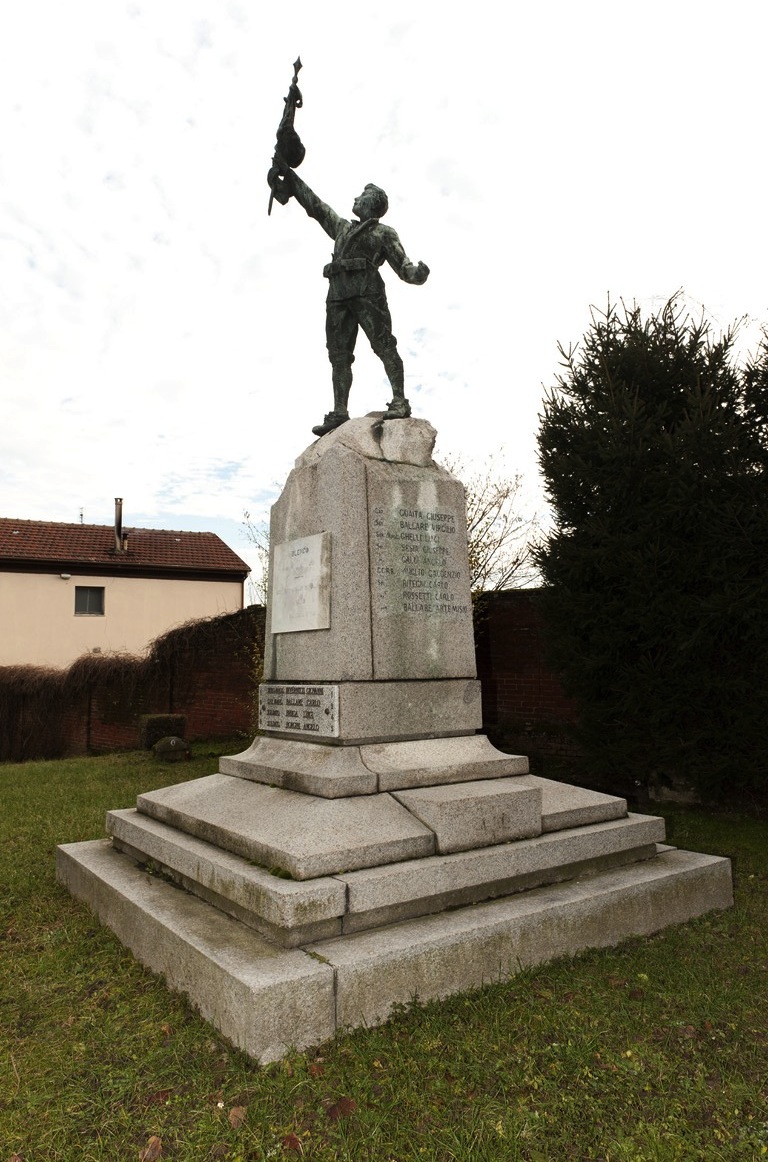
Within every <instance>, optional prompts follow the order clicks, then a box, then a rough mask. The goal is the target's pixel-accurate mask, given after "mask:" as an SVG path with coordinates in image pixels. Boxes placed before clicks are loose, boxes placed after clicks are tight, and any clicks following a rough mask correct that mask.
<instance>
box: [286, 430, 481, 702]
mask: <svg viewBox="0 0 768 1162" xmlns="http://www.w3.org/2000/svg"><path fill="white" fill-rule="evenodd" d="M350 422H352V421H350ZM393 422H396V423H397V424H398V429H397V432H396V434H395V433H389V434H388V433H387V432H386V429H387V424H384V425H382V424H381V421H380V420H378V419H377V418H376V417H367V418H366V419H365V420H362V421H358V422H357V427H358V428H359V432H358V438H357V439H351V438H350V436H351V435H352V434H353V433H348V434H347V436H346V437H342V436H340V437H337V438H336V439H335V440H329V442H328V443H325V442H324V441H325V440H326V437H324V438H323V440H321V441H320V443H319V445H313V447H312V449H308V453H309V455H304V456H301V457H299V459H298V460H297V465H298V466H297V467H295V468H294V469H293V471H292V472H291V474H290V476H289V477H288V480H287V482H286V485H285V488H284V489H283V492H282V493H281V495H280V498H279V499H278V501H277V502H276V504H275V505H274V506H273V508H272V516H271V521H270V541H271V544H272V546H273V550H272V559H271V561H270V579H271V580H270V584H271V585H272V586H273V587H274V584H275V572H274V557H275V549H274V547H275V546H281V545H285V544H287V543H289V542H290V543H292V542H297V541H301V540H302V539H304V538H311V537H313V536H321V535H323V536H327V537H328V538H329V543H330V595H331V596H330V609H331V619H330V626H329V628H328V629H319V628H318V629H307V630H300V631H298V632H292V633H275V632H274V627H273V623H272V616H273V614H272V612H271V610H272V608H273V604H274V602H273V599H272V594H270V596H269V600H268V604H267V624H266V640H265V664H264V678H265V680H266V681H276V682H308V681H312V682H318V683H326V682H355V681H358V682H359V681H371V680H376V681H390V680H393V681H394V680H417V679H438V678H440V679H441V678H475V677H476V673H477V672H476V667H475V651H474V635H473V630H472V610H471V599H470V591H469V568H468V563H467V553H466V518H465V510H464V490H463V487H462V485H461V483H460V482H459V481H458V480H456V479H455V478H454V477H453V476H451V474H450V473H449V472H447V471H446V470H445V469H443V468H440V467H438V466H437V465H436V464H434V462H433V461H432V460H431V459H429V457H427V456H425V454H424V448H425V446H426V445H425V440H424V434H425V433H424V429H423V427H421V426H420V425H423V423H424V422H423V421H418V420H403V421H393ZM400 425H402V426H400ZM343 426H344V427H346V426H347V425H343ZM366 428H367V432H366ZM409 433H411V435H412V437H413V438H412V439H411V436H409ZM345 440H346V443H345V442H344V441H345ZM430 440H431V435H430ZM409 445H410V446H412V448H413V451H409ZM320 446H322V453H321V454H320V455H317V454H316V451H317V448H318V447H320ZM385 450H387V451H389V453H390V454H393V455H397V456H398V459H397V460H396V461H394V460H388V459H385V457H384V452H385ZM425 459H426V460H427V461H428V462H427V463H424V461H425Z"/></svg>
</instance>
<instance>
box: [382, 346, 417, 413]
mask: <svg viewBox="0 0 768 1162" xmlns="http://www.w3.org/2000/svg"><path fill="white" fill-rule="evenodd" d="M382 362H383V364H384V370H385V371H386V373H387V377H388V379H389V382H390V386H391V388H392V400H391V401H390V403H389V404H388V406H387V410H386V411H385V412H384V419H385V420H407V419H408V417H409V415H410V414H411V405H410V404H409V403H408V400H407V399H406V398H405V376H404V374H403V361H402V359H401V358H400V356H399V355H398V353H397V351H391V352H389V353H388V354H387V355H385V356H384V357H383V358H382Z"/></svg>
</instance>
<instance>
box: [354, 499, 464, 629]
mask: <svg viewBox="0 0 768 1162" xmlns="http://www.w3.org/2000/svg"><path fill="white" fill-rule="evenodd" d="M460 519H461V515H460V514H459V513H458V512H456V511H455V509H452V508H449V507H448V506H446V505H441V506H440V507H439V508H434V507H430V506H424V507H420V508H417V507H414V506H413V505H411V504H408V503H404V502H403V499H402V497H400V498H396V499H395V500H393V501H392V502H390V503H389V504H375V505H373V506H372V508H371V547H372V553H371V557H372V571H373V577H372V581H373V608H374V612H375V613H376V615H377V617H391V616H392V615H393V614H394V615H397V614H416V615H421V616H423V615H424V614H427V615H430V616H433V617H438V618H440V619H448V620H451V619H455V618H466V617H467V616H468V615H469V614H470V613H471V603H470V602H469V600H468V593H467V577H466V570H464V569H462V568H460V567H459V564H458V562H457V557H458V554H459V552H460V548H461V545H462V542H460V538H459V532H460V529H461V525H460V524H459V521H460Z"/></svg>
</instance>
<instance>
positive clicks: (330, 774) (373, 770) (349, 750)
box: [219, 683, 528, 799]
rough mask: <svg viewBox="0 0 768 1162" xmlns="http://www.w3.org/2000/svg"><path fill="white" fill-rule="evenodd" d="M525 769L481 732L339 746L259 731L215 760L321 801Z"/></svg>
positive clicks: (224, 769) (223, 767)
mask: <svg viewBox="0 0 768 1162" xmlns="http://www.w3.org/2000/svg"><path fill="white" fill-rule="evenodd" d="M404 684H407V683H404ZM473 684H474V683H473ZM527 770H528V760H527V759H526V758H524V757H523V756H522V755H507V754H503V753H502V752H501V751H498V750H496V749H495V747H493V746H491V744H490V742H489V741H488V739H487V738H486V737H485V735H481V734H475V735H462V736H458V737H455V738H440V739H419V740H415V741H407V742H386V743H376V744H371V745H365V746H343V747H341V746H338V747H336V746H334V747H331V746H327V745H323V744H320V743H315V742H307V741H305V740H299V739H289V738H276V737H274V736H273V735H266V736H262V735H258V736H257V737H256V738H255V739H254V740H253V742H252V743H251V745H250V746H249V747H248V749H247V750H244V751H242V752H241V753H240V754H237V755H226V756H224V757H222V759H221V760H220V762H219V772H220V773H221V774H223V775H234V776H236V777H237V778H240V779H249V780H251V781H253V782H256V783H267V784H269V785H270V786H275V787H283V788H285V789H286V790H289V791H301V792H303V793H304V794H307V795H319V796H321V797H322V798H325V799H338V798H346V797H347V796H351V795H372V794H375V793H376V792H377V791H394V790H399V789H401V788H408V787H427V786H429V787H431V786H437V785H439V784H443V783H459V782H465V783H466V782H474V781H476V780H478V779H499V778H505V777H507V776H509V775H519V774H524V773H525V772H526V771H527Z"/></svg>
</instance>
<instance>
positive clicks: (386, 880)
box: [339, 814, 671, 932]
mask: <svg viewBox="0 0 768 1162" xmlns="http://www.w3.org/2000/svg"><path fill="white" fill-rule="evenodd" d="M663 839H664V820H663V819H660V818H657V817H655V816H647V815H634V814H632V815H629V816H628V817H627V818H626V819H619V820H612V821H610V822H608V823H597V824H593V825H591V826H587V827H579V828H574V829H572V830H569V831H557V832H550V833H549V834H546V835H539V836H536V837H534V838H532V839H525V840H519V841H518V842H516V843H505V844H500V845H498V846H495V847H488V848H479V849H475V850H473V851H462V852H456V853H454V854H451V855H434V856H430V857H428V858H426V859H419V860H407V861H405V862H403V863H397V864H390V865H388V866H387V867H377V868H366V869H364V870H361V871H354V872H347V873H345V874H342V875H340V876H339V879H340V880H341V881H342V882H343V883H344V884H345V885H346V890H347V913H346V915H345V917H344V925H343V930H344V931H345V932H354V931H359V930H361V929H363V928H371V927H375V926H379V925H383V924H391V923H395V922H396V921H399V920H406V919H410V918H412V917H414V916H421V915H425V914H426V913H428V912H439V911H444V910H445V909H447V908H456V907H458V906H460V905H465V904H474V903H478V902H480V901H482V900H487V899H493V898H495V897H497V896H503V895H510V894H512V893H515V892H521V891H527V890H529V889H530V888H535V887H540V886H541V885H542V884H550V883H557V882H559V881H561V880H567V879H572V878H574V877H576V876H581V875H585V874H587V873H588V872H591V871H596V870H601V869H603V868H605V867H607V866H619V865H620V864H622V863H627V862H634V861H638V860H641V859H650V858H653V857H654V856H655V855H656V854H657V851H658V850H659V844H660V843H661V841H662V840H663ZM670 850H671V849H670Z"/></svg>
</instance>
